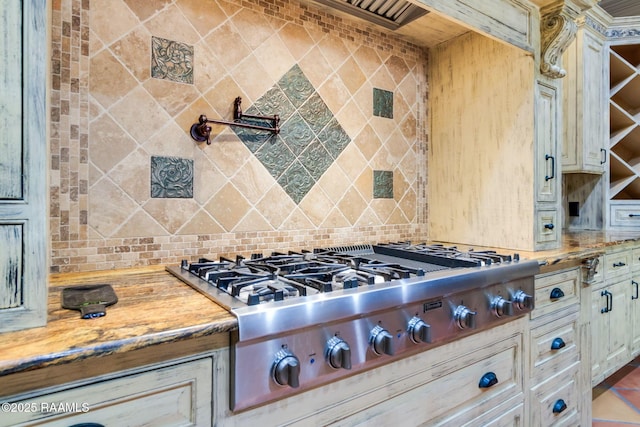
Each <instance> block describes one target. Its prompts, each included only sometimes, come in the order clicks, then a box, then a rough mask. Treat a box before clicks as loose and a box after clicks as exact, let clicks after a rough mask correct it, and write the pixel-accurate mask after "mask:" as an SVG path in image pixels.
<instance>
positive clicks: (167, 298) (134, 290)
mask: <svg viewBox="0 0 640 427" xmlns="http://www.w3.org/2000/svg"><path fill="white" fill-rule="evenodd" d="M639 240H640V233H638V232H635V233H632V232H628V233H625V232H615V233H614V232H576V233H567V234H565V235H564V236H563V244H562V247H561V248H559V249H555V250H550V251H541V252H524V251H517V252H518V253H519V254H520V256H521V258H523V259H525V258H526V259H536V260H538V261H539V262H540V263H541V265H542V267H541V272H542V273H544V272H546V271H553V270H556V269H560V268H565V267H570V266H573V265H578V264H579V263H580V262H581V261H582V259H584V258H586V257H590V256H597V255H600V254H602V253H604V250H605V249H606V248H608V247H610V246H613V245H624V244H630V243H634V242H637V241H639ZM445 244H454V245H455V243H445ZM457 246H458V248H459V249H462V250H465V249H468V248H469V247H468V246H465V245H457ZM473 248H474V250H481V249H493V248H480V247H477V246H475V247H473ZM495 250H496V251H498V252H501V253H513V252H514V251H510V250H505V249H498V248H496V249H495ZM99 283H108V284H111V285H112V286H113V289H114V290H115V292H116V295H117V296H118V302H117V304H115V305H113V306H110V307H107V314H106V316H104V317H100V318H95V319H87V320H85V319H81V318H80V313H79V312H78V311H75V310H67V309H63V308H61V303H60V297H61V291H62V289H63V288H65V287H67V286H77V285H83V284H99ZM48 313H49V314H48V323H47V325H46V326H44V327H40V328H33V329H28V330H24V331H17V332H6V333H1V334H0V377H1V379H0V383H1V384H2V385H3V387H0V396H3V395H5V396H6V395H11V394H15V393H20V392H25V391H28V390H33V389H37V388H41V387H46V386H49V385H56V384H61V383H64V382H68V381H72V380H80V379H83V378H87V377H89V376H96V375H100V374H108V373H109V372H113V371H114V370H118V369H120V370H121V369H126V368H128V367H135V366H142V365H144V364H148V363H153V362H161V361H163V360H169V359H170V358H176V357H182V356H188V355H190V354H197V353H200V352H204V351H209V350H214V349H216V348H223V347H227V346H228V345H229V332H230V331H231V330H233V329H234V328H236V327H237V322H236V319H235V317H234V316H233V315H231V314H230V313H229V312H228V311H226V310H225V309H224V308H222V307H221V306H219V305H217V304H215V303H214V302H212V301H211V300H209V299H208V298H206V297H205V296H203V295H201V294H200V293H198V292H197V291H195V290H193V289H192V288H190V287H189V286H188V285H185V284H184V283H182V282H181V281H180V280H178V279H177V278H175V277H174V276H172V275H171V274H170V273H168V272H166V271H165V270H164V266H154V267H144V268H133V269H126V270H111V271H98V272H95V271H93V272H87V273H67V274H54V275H51V276H50V284H49V309H48ZM71 362H74V363H71ZM41 368H46V369H41Z"/></svg>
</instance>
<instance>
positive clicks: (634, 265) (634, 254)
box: [631, 248, 640, 271]
mask: <svg viewBox="0 0 640 427" xmlns="http://www.w3.org/2000/svg"><path fill="white" fill-rule="evenodd" d="M631 269H632V270H633V271H638V270H640V248H636V249H634V250H632V251H631Z"/></svg>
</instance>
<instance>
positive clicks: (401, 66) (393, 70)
mask: <svg viewBox="0 0 640 427" xmlns="http://www.w3.org/2000/svg"><path fill="white" fill-rule="evenodd" d="M384 65H385V67H386V68H387V71H388V72H389V74H391V78H392V79H393V81H394V82H395V84H396V85H398V84H400V82H402V81H403V80H404V79H405V78H406V77H407V75H408V74H409V67H408V65H407V63H406V62H405V61H404V59H402V58H400V57H399V56H397V55H391V56H390V57H389V58H388V59H387V60H386V62H385V63H384Z"/></svg>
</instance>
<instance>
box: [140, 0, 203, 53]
mask: <svg viewBox="0 0 640 427" xmlns="http://www.w3.org/2000/svg"><path fill="white" fill-rule="evenodd" d="M144 26H145V27H146V28H147V30H148V31H149V32H150V33H151V34H153V36H154V37H161V38H163V39H167V40H172V41H176V42H181V43H186V44H190V45H194V44H196V43H197V42H198V40H200V35H199V34H198V33H197V32H196V31H195V30H194V29H193V27H192V26H191V25H190V23H189V21H188V20H187V19H186V18H185V16H184V15H183V14H182V12H181V11H180V9H178V8H177V7H176V6H175V5H169V6H168V7H166V8H164V9H162V10H161V11H159V12H158V13H156V14H155V15H153V17H151V18H150V19H149V20H148V21H146V22H144Z"/></svg>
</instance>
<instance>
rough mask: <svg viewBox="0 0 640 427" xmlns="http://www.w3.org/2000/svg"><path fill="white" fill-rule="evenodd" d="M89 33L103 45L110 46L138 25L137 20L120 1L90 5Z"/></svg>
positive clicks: (112, 0) (113, 0)
mask: <svg viewBox="0 0 640 427" xmlns="http://www.w3.org/2000/svg"><path fill="white" fill-rule="evenodd" d="M90 19H91V31H93V32H94V33H95V34H96V35H97V36H98V37H99V38H100V40H101V41H102V42H103V43H106V44H111V43H113V42H114V41H116V40H117V39H119V38H120V37H122V36H123V35H125V34H126V33H128V32H129V31H131V29H132V28H133V27H135V26H136V25H138V24H139V21H138V18H137V17H136V16H135V15H134V14H133V13H132V12H131V10H130V9H129V7H127V5H126V4H125V2H124V1H122V0H111V1H98V2H93V3H92V4H91V18H90Z"/></svg>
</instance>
